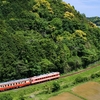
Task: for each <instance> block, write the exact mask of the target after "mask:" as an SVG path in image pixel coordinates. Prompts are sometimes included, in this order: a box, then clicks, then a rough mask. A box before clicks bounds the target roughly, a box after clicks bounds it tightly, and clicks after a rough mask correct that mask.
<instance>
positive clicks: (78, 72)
mask: <svg viewBox="0 0 100 100" xmlns="http://www.w3.org/2000/svg"><path fill="white" fill-rule="evenodd" d="M99 65H100V64H97V65H95V66H92V67H89V68H86V69H83V70H80V71H77V72H74V73H71V74H66V75H64V76H61V77H60V78H65V77H68V76H72V75H75V74H80V73H82V72H85V71H87V70H90V69H92V68H95V67H97V66H99Z"/></svg>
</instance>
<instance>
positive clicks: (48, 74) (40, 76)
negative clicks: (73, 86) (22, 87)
mask: <svg viewBox="0 0 100 100" xmlns="http://www.w3.org/2000/svg"><path fill="white" fill-rule="evenodd" d="M57 73H59V72H51V73H47V74H43V75H38V76H34V77H31V78H42V77H45V76H50V75H54V74H57Z"/></svg>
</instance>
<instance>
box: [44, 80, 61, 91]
mask: <svg viewBox="0 0 100 100" xmlns="http://www.w3.org/2000/svg"><path fill="white" fill-rule="evenodd" d="M58 90H60V85H59V83H57V82H53V83H52V84H48V85H45V91H44V92H45V93H52V92H56V91H58Z"/></svg>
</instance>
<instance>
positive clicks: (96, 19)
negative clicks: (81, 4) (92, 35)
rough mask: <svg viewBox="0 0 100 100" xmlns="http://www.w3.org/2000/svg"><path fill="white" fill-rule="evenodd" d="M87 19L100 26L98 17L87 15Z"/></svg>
mask: <svg viewBox="0 0 100 100" xmlns="http://www.w3.org/2000/svg"><path fill="white" fill-rule="evenodd" d="M87 19H88V20H90V21H91V22H93V23H95V24H96V25H97V26H100V17H87Z"/></svg>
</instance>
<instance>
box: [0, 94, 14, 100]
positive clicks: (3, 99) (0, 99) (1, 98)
mask: <svg viewBox="0 0 100 100" xmlns="http://www.w3.org/2000/svg"><path fill="white" fill-rule="evenodd" d="M0 100H13V98H12V97H11V95H10V94H2V95H0Z"/></svg>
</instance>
